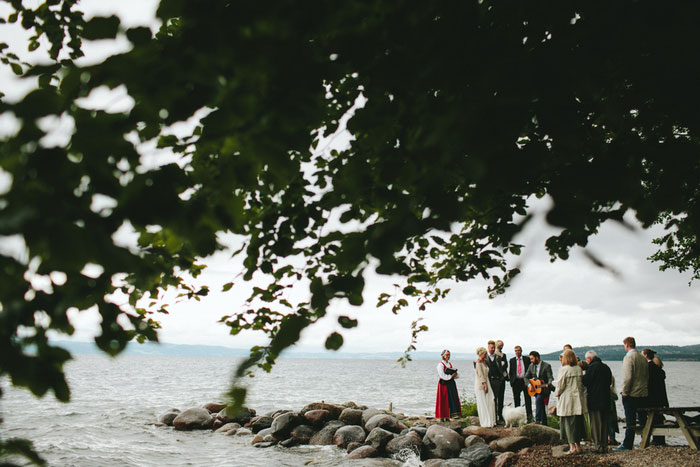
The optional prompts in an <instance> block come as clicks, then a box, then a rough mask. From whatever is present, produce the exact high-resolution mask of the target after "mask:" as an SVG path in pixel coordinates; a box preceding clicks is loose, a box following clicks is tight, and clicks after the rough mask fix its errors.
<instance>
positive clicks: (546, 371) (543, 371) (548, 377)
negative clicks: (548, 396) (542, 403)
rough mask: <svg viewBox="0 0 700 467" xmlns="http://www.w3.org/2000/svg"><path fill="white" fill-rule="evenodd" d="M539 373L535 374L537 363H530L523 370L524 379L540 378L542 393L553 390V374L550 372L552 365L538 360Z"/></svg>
mask: <svg viewBox="0 0 700 467" xmlns="http://www.w3.org/2000/svg"><path fill="white" fill-rule="evenodd" d="M540 367H541V368H540V375H539V377H538V376H537V375H536V374H535V371H536V370H535V368H537V365H534V364H533V365H530V366H529V367H528V369H527V371H526V372H525V379H540V380H542V389H543V391H542V392H543V393H548V392H549V391H553V390H554V384H552V383H553V382H554V375H553V374H552V365H550V364H549V363H547V362H543V361H540Z"/></svg>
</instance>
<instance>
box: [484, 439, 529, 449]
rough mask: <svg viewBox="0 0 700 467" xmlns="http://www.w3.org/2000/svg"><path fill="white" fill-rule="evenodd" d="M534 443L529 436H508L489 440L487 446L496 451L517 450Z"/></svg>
mask: <svg viewBox="0 0 700 467" xmlns="http://www.w3.org/2000/svg"><path fill="white" fill-rule="evenodd" d="M533 444H534V443H533V442H532V440H531V439H530V438H527V437H525V436H508V437H507V438H501V439H496V440H493V441H491V443H489V447H490V448H491V450H492V451H498V452H506V451H510V452H517V451H519V450H521V449H523V448H529V447H530V446H532V445H533Z"/></svg>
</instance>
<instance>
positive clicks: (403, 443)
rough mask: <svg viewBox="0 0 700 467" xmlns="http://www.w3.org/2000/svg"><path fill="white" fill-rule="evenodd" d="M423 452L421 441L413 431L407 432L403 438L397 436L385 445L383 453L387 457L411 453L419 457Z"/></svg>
mask: <svg viewBox="0 0 700 467" xmlns="http://www.w3.org/2000/svg"><path fill="white" fill-rule="evenodd" d="M422 450H423V440H422V439H421V437H420V436H418V433H416V432H415V431H409V432H408V433H406V434H405V435H403V436H397V437H396V438H394V439H392V440H391V441H389V442H388V443H387V444H386V448H385V451H386V453H387V455H389V456H395V455H398V454H399V453H401V452H406V451H411V452H413V453H414V454H415V455H417V456H418V457H420V455H421V452H422Z"/></svg>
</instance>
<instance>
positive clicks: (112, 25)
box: [83, 15, 120, 41]
mask: <svg viewBox="0 0 700 467" xmlns="http://www.w3.org/2000/svg"><path fill="white" fill-rule="evenodd" d="M119 24H120V22H119V17H118V16H115V15H112V16H108V17H105V16H95V17H94V18H92V19H91V20H90V21H88V22H87V23H86V24H85V27H84V29H83V38H84V39H87V40H93V41H94V40H100V39H114V38H115V37H116V36H117V32H118V31H119Z"/></svg>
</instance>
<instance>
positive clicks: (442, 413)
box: [435, 350, 462, 420]
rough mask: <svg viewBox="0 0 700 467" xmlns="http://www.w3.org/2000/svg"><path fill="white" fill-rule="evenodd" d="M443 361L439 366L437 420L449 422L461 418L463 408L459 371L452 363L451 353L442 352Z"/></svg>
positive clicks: (436, 404) (447, 351)
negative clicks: (459, 391)
mask: <svg viewBox="0 0 700 467" xmlns="http://www.w3.org/2000/svg"><path fill="white" fill-rule="evenodd" d="M441 355H442V361H441V362H440V363H438V365H437V372H438V377H439V379H438V387H437V397H436V401H435V418H439V419H442V420H447V419H448V418H450V417H461V416H462V406H461V405H460V403H459V394H458V393H457V384H456V383H455V379H457V378H459V375H458V374H457V370H455V369H454V368H453V367H452V364H451V363H450V351H449V350H443V351H442V354H441Z"/></svg>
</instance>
